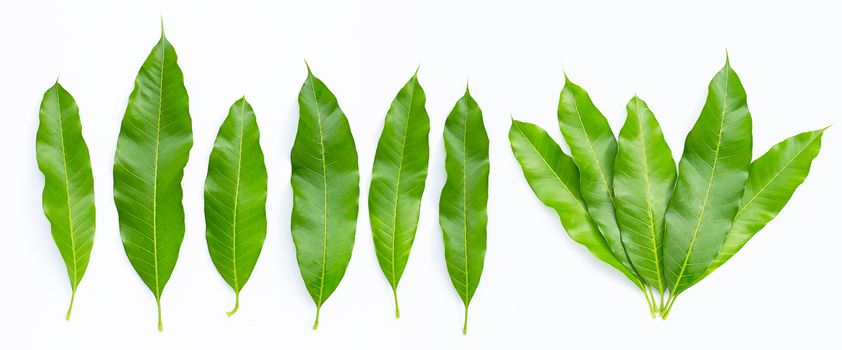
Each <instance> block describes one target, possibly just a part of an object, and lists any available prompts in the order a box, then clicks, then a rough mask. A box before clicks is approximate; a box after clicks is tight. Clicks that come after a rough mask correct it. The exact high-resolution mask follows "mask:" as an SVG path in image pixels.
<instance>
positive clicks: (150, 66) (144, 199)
mask: <svg viewBox="0 0 842 350" xmlns="http://www.w3.org/2000/svg"><path fill="white" fill-rule="evenodd" d="M177 60H178V57H177V56H176V53H175V49H173V47H172V45H170V43H169V41H168V40H167V38H166V37H165V36H164V34H163V33H161V38H160V40H159V41H158V43H157V44H156V45H155V47H154V48H153V49H152V52H150V54H149V56H148V57H147V58H146V60H145V61H144V63H143V65H142V66H141V68H140V70H139V72H138V75H137V78H136V80H135V86H134V90H132V93H131V95H130V96H129V103H128V106H127V107H126V113H125V115H124V117H123V122H122V125H121V128H120V135H119V137H118V139H117V150H116V152H115V156H114V202H115V205H116V206H117V213H118V217H119V221H120V236H121V239H122V241H123V248H124V249H125V251H126V255H127V257H128V258H129V262H130V263H131V264H132V267H134V269H135V271H137V273H138V275H139V276H140V278H141V280H143V282H144V284H146V286H147V287H148V288H149V289H150V291H152V293H153V294H154V295H155V299H156V302H157V304H158V329H159V330H162V329H163V324H162V320H161V313H160V302H161V294H162V292H163V289H164V286H165V285H166V283H167V281H168V280H169V278H170V276H171V275H172V271H173V269H174V268H175V264H176V261H177V259H178V252H179V249H180V246H181V242H182V240H183V238H184V208H183V207H182V203H181V199H182V189H181V179H182V178H183V175H184V166H185V165H186V164H187V160H188V157H189V153H190V148H191V147H192V145H193V136H192V125H191V120H190V112H189V108H188V104H189V103H188V96H187V90H186V89H185V87H184V77H183V75H182V73H181V69H180V68H179V66H178V62H177ZM159 194H165V195H160V196H159Z"/></svg>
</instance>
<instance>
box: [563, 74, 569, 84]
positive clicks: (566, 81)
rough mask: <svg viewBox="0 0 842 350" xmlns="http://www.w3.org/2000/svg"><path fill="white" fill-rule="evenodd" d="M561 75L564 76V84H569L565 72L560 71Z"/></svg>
mask: <svg viewBox="0 0 842 350" xmlns="http://www.w3.org/2000/svg"><path fill="white" fill-rule="evenodd" d="M561 74H564V84H567V83H569V82H570V77H568V76H567V72H565V71H561Z"/></svg>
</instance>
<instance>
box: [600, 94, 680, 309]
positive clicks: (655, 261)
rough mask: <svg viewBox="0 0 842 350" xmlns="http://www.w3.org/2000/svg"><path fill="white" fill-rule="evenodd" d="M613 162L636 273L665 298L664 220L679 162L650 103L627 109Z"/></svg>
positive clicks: (635, 100)
mask: <svg viewBox="0 0 842 350" xmlns="http://www.w3.org/2000/svg"><path fill="white" fill-rule="evenodd" d="M626 111H627V117H626V122H625V124H624V125H623V128H622V129H620V137H619V142H618V152H617V160H616V162H615V163H614V195H615V199H614V203H615V205H616V209H617V223H618V224H619V226H620V236H621V237H622V239H623V245H624V246H625V248H626V252H627V254H628V256H629V259H630V261H631V263H632V265H633V266H634V269H635V270H636V271H637V273H638V274H639V275H640V277H641V278H642V279H643V281H644V282H646V284H648V285H650V286H652V287H654V288H655V289H656V290H657V291H658V292H659V293H660V294H661V296H662V297H663V294H664V290H665V289H666V283H665V282H664V273H663V269H664V263H663V247H662V245H663V238H664V215H665V214H666V210H667V204H668V203H669V198H670V196H671V195H672V190H673V188H674V187H675V160H673V158H672V152H671V151H670V148H669V146H668V145H667V142H666V140H665V139H664V134H663V133H662V132H661V126H660V124H658V121H657V120H656V119H655V115H654V114H653V113H652V111H651V110H649V106H647V105H646V102H644V101H643V100H641V99H639V98H637V96H635V97H634V98H632V99H631V101H629V103H628V105H626Z"/></svg>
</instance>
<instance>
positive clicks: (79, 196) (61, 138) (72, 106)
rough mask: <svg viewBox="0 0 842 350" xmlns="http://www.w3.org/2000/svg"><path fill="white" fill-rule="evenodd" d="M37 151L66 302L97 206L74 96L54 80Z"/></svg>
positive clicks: (86, 254)
mask: <svg viewBox="0 0 842 350" xmlns="http://www.w3.org/2000/svg"><path fill="white" fill-rule="evenodd" d="M35 142H36V147H35V156H36V158H37V159H38V168H39V169H40V170H41V172H42V173H43V174H44V193H43V206H44V214H45V215H46V216H47V219H48V220H49V221H50V229H51V231H52V234H53V240H54V241H55V242H56V246H58V249H59V252H60V253H61V258H62V259H63V260H64V264H65V265H66V267H67V276H68V277H69V278H70V289H71V296H70V306H69V307H68V308H67V320H70V312H71V311H72V310H73V300H74V299H75V297H76V288H77V287H78V286H79V282H81V281H82V276H84V275H85V270H86V269H87V267H88V261H89V259H90V256H91V248H92V247H93V244H94V231H95V227H96V209H95V208H94V176H93V172H92V171H91V157H90V155H89V154H88V146H87V144H85V139H84V138H83V137H82V123H81V121H80V120H79V108H78V107H77V106H76V101H75V100H74V99H73V96H71V95H70V93H69V92H67V90H65V89H64V88H63V87H62V86H61V85H59V83H58V82H56V83H55V85H53V86H52V87H51V88H50V89H48V90H47V92H45V93H44V99H43V100H42V101H41V111H40V113H39V124H38V134H37V136H36V141H35Z"/></svg>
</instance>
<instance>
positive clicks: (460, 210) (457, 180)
mask: <svg viewBox="0 0 842 350" xmlns="http://www.w3.org/2000/svg"><path fill="white" fill-rule="evenodd" d="M444 149H445V152H446V158H445V170H446V171H447V181H446V182H445V184H444V188H442V190H441V199H440V202H439V223H440V224H441V230H442V233H443V236H444V257H445V260H446V261H447V271H448V273H449V274H450V280H451V281H452V282H453V286H454V287H455V288H456V292H457V293H459V297H460V298H462V302H463V303H464V304H465V319H464V323H463V326H462V333H463V334H467V332H468V305H470V303H471V299H472V298H473V296H474V292H475V291H476V289H477V286H478V285H479V280H480V275H481V274H482V267H483V263H484V261H485V244H486V226H487V224H488V214H487V211H486V208H487V205H488V172H489V161H488V135H487V134H486V132H485V125H484V124H483V121H482V111H481V110H480V108H479V106H478V105H477V103H476V101H474V99H473V98H472V97H471V94H470V93H469V92H468V90H467V89H466V90H465V96H463V97H462V98H461V99H460V100H459V101H458V102H456V106H455V107H453V111H451V112H450V115H448V116H447V120H446V121H445V124H444Z"/></svg>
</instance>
